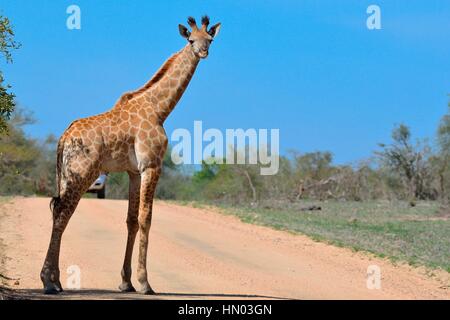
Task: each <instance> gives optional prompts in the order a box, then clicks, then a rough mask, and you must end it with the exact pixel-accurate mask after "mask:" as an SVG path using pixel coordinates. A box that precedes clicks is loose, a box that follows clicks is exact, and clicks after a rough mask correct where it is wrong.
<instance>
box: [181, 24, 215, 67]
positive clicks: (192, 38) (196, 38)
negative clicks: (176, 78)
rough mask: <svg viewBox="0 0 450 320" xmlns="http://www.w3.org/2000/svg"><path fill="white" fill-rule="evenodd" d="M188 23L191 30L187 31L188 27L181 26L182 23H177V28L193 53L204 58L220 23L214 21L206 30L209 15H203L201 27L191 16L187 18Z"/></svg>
mask: <svg viewBox="0 0 450 320" xmlns="http://www.w3.org/2000/svg"><path fill="white" fill-rule="evenodd" d="M188 24H189V26H190V27H191V29H192V31H189V30H188V28H186V27H185V26H183V25H182V24H180V25H178V29H179V30H180V34H181V36H182V37H183V38H185V39H186V40H187V41H189V43H190V45H191V46H192V49H193V50H194V53H195V54H196V55H197V56H198V57H200V58H202V59H204V58H206V57H207V56H208V51H209V46H210V45H211V42H213V39H214V37H215V36H217V34H218V33H219V30H220V23H216V24H215V25H213V26H212V27H211V28H209V30H208V25H209V17H208V16H203V18H202V27H201V28H198V27H197V23H196V22H195V19H194V18H192V17H189V18H188Z"/></svg>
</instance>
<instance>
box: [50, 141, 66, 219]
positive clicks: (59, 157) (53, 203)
mask: <svg viewBox="0 0 450 320" xmlns="http://www.w3.org/2000/svg"><path fill="white" fill-rule="evenodd" d="M63 151H64V147H63V143H62V142H61V140H60V141H59V142H58V147H57V149H56V189H57V192H58V195H57V196H55V197H52V199H51V200H50V211H51V212H52V214H53V218H54V219H55V218H57V215H59V210H55V209H56V208H57V207H59V205H60V204H61V169H62V161H63Z"/></svg>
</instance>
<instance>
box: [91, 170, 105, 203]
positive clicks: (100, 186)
mask: <svg viewBox="0 0 450 320" xmlns="http://www.w3.org/2000/svg"><path fill="white" fill-rule="evenodd" d="M106 178H107V175H106V174H101V175H100V176H99V177H98V178H97V180H95V182H94V183H93V184H92V185H91V186H90V187H89V189H88V191H87V192H89V193H96V194H97V198H98V199H105V192H106Z"/></svg>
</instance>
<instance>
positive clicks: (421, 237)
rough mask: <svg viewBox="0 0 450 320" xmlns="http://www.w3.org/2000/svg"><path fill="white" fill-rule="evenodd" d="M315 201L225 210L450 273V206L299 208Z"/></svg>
mask: <svg viewBox="0 0 450 320" xmlns="http://www.w3.org/2000/svg"><path fill="white" fill-rule="evenodd" d="M311 204H313V203H312V202H307V201H304V202H301V203H299V204H297V205H296V206H292V205H289V204H286V205H285V208H286V209H284V208H283V206H282V205H278V208H276V209H273V208H236V207H229V206H220V208H221V209H222V210H221V211H222V212H224V213H226V214H232V215H236V216H238V217H239V218H240V219H241V220H242V221H243V222H247V223H253V224H259V225H264V226H268V227H272V228H274V229H278V230H285V231H290V232H293V233H300V234H305V235H307V236H309V237H311V238H313V239H314V240H318V241H325V242H329V243H332V244H334V245H338V246H342V247H348V248H351V249H353V250H355V251H360V250H363V251H367V252H370V253H373V254H375V255H377V256H380V257H387V258H390V259H391V260H393V261H405V262H408V263H409V264H411V265H414V266H418V265H424V266H427V267H431V268H442V269H444V270H446V271H447V272H450V217H449V214H450V210H447V211H444V210H443V209H442V208H440V205H439V204H438V203H435V202H418V203H417V205H416V206H415V207H410V206H409V205H408V204H407V203H404V202H387V201H373V202H338V201H328V202H315V203H314V204H315V205H319V206H321V208H322V210H320V211H301V210H299V208H300V207H306V206H309V205H311ZM195 206H197V207H198V206H202V204H198V203H196V204H195ZM280 207H281V208H280Z"/></svg>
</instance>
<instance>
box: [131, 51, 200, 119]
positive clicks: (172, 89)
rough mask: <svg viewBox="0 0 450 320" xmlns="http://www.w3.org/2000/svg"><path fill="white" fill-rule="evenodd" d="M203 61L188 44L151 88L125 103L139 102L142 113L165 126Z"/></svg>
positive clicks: (150, 85) (150, 84)
mask: <svg viewBox="0 0 450 320" xmlns="http://www.w3.org/2000/svg"><path fill="white" fill-rule="evenodd" d="M199 61H200V59H199V58H198V57H197V55H196V54H195V53H194V51H193V50H192V47H191V45H189V44H188V45H186V46H185V47H184V48H183V49H182V50H181V51H179V52H177V53H175V54H174V55H173V56H171V57H170V58H169V59H168V60H167V61H166V62H165V63H164V64H163V65H162V67H161V68H160V69H159V70H158V71H157V72H156V73H155V75H154V76H153V77H152V78H151V79H150V81H149V82H147V84H145V85H144V86H143V87H142V88H141V89H138V90H137V91H135V92H132V93H129V94H127V95H124V97H123V98H122V99H126V100H129V102H131V103H132V104H133V100H135V101H137V103H138V109H147V114H151V115H153V116H155V117H156V118H157V120H158V122H160V123H161V124H162V123H164V121H165V120H166V119H167V117H168V116H169V114H170V113H171V112H172V110H173V109H174V108H175V106H176V105H177V103H178V101H179V100H180V98H181V96H182V95H183V93H184V91H185V90H186V88H187V86H188V84H189V82H190V80H191V79H192V76H193V75H194V72H195V69H196V68H197V65H198V63H199Z"/></svg>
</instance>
